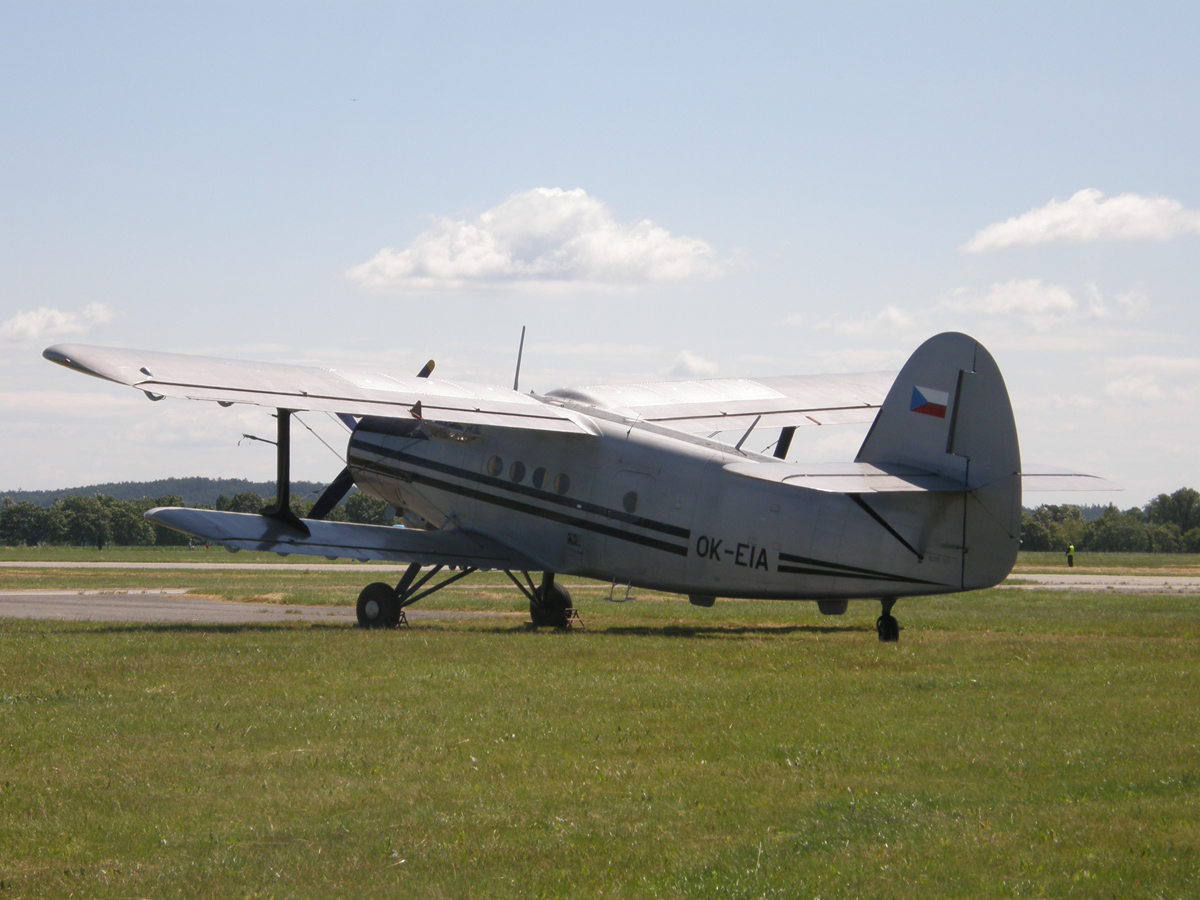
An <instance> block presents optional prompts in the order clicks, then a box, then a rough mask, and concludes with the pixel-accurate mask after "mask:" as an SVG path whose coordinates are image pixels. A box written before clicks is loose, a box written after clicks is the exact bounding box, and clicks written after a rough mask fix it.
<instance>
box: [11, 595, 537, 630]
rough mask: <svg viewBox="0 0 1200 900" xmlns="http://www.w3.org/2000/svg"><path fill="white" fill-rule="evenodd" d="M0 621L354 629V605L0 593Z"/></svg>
mask: <svg viewBox="0 0 1200 900" xmlns="http://www.w3.org/2000/svg"><path fill="white" fill-rule="evenodd" d="M407 614H408V617H409V618H410V619H414V620H416V619H469V618H480V617H489V618H490V617H505V618H510V617H511V618H521V619H525V618H528V615H527V614H526V613H517V612H467V611H445V610H434V609H410V610H408V611H407ZM0 618H3V619H50V620H54V621H67V622H146V623H176V624H180V623H184V624H186V623H191V624H197V625H200V624H203V625H246V624H257V623H260V622H298V621H299V622H324V623H326V624H334V625H353V624H355V617H354V607H352V606H291V605H285V604H281V603H280V604H275V603H234V602H231V601H226V600H211V599H209V598H207V597H192V596H189V595H188V592H187V591H185V590H183V589H170V588H168V589H165V590H158V589H153V590H137V589H134V590H112V591H105V590H98V591H64V590H38V591H0Z"/></svg>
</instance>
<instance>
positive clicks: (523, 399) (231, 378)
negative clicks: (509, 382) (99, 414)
mask: <svg viewBox="0 0 1200 900" xmlns="http://www.w3.org/2000/svg"><path fill="white" fill-rule="evenodd" d="M42 356H44V357H45V358H46V359H48V360H50V361H51V362H55V363H58V364H59V365H60V366H66V367H67V368H68V369H74V370H75V371H76V372H83V373H84V374H86V375H93V376H95V377H97V378H104V379H106V380H108V381H115V382H116V383H117V384H127V385H129V386H131V387H135V388H137V389H138V390H140V391H143V392H145V393H146V394H147V395H148V396H149V397H150V398H151V399H158V398H161V397H180V398H183V399H185V400H214V401H216V402H217V403H221V404H223V405H225V406H228V405H229V404H231V403H249V404H252V405H255V406H267V407H274V408H277V409H290V410H294V411H297V412H302V411H304V410H318V411H324V412H331V413H341V414H350V415H354V416H390V417H394V418H402V419H407V418H425V419H429V420H431V421H434V422H455V423H460V424H464V425H493V426H499V427H502V428H505V427H507V428H527V429H533V430H537V431H561V432H568V433H573V434H582V433H585V432H586V429H585V428H583V427H582V426H581V425H579V424H578V423H577V422H576V421H574V420H573V419H572V417H571V414H570V413H568V412H566V411H565V410H563V409H561V408H560V407H557V406H553V405H551V404H548V403H545V402H543V401H541V400H538V399H537V398H535V397H531V396H529V395H528V394H520V393H518V392H517V391H510V390H508V389H507V388H502V387H493V386H490V385H476V384H468V383H466V382H454V381H445V380H442V379H438V378H422V377H419V376H413V375H393V374H384V373H378V372H358V371H350V370H346V369H344V370H335V369H323V368H318V367H317V366H292V365H285V364H282V363H260V362H247V361H243V360H236V359H218V358H214V357H206V356H190V355H187V354H183V353H157V352H154V351H151V350H121V349H118V348H115V347H93V346H89V345H87V344H57V345H55V346H53V347H47V348H46V350H45V351H43V353H42Z"/></svg>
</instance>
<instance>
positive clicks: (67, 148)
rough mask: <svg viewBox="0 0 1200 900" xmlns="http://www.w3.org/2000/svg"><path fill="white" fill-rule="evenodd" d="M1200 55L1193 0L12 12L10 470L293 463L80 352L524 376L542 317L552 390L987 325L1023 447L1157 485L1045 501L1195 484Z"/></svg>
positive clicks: (7, 104) (839, 433) (5, 382)
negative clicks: (77, 355)
mask: <svg viewBox="0 0 1200 900" xmlns="http://www.w3.org/2000/svg"><path fill="white" fill-rule="evenodd" d="M1197 38H1200V8H1197V7H1195V6H1194V5H1184V4H1178V5H1171V4H1147V5H1138V6H1133V5H1115V4H1112V5H1106V4H1097V3H1088V4H1015V3H1006V4H994V5H987V4H970V5H968V4H954V5H950V4H947V5H937V4H909V5H901V4H836V5H829V6H820V7H818V6H805V5H798V4H786V5H784V4H780V5H770V4H753V5H748V4H715V3H709V4H655V5H650V4H618V3H603V4H599V3H597V4H584V3H576V4H450V3H437V4H386V5H372V4H365V3H364V4H352V5H351V4H296V3H291V4H246V3H230V4H187V5H185V4H144V5H133V4H122V3H111V4H105V5H96V6H92V7H86V6H81V5H77V4H53V3H4V4H0V360H2V361H0V459H3V460H4V463H3V467H2V469H0V490H2V489H14V488H18V487H25V488H34V487H60V486H65V485H71V484H83V483H87V482H95V481H107V480H117V479H129V480H140V479H143V478H151V477H162V476H167V475H189V474H205V475H213V476H233V475H237V476H248V477H261V478H267V477H269V476H270V474H271V472H272V462H271V459H270V455H269V450H264V448H262V447H261V446H246V445H245V444H243V445H242V446H240V447H239V446H238V444H237V439H238V438H239V437H240V435H241V433H242V432H243V431H249V430H254V431H260V432H261V431H264V430H269V428H270V424H269V420H268V419H267V417H266V416H267V414H266V413H265V412H259V411H254V410H249V411H247V410H232V411H224V410H217V409H208V408H206V407H201V406H200V405H199V404H187V403H184V402H182V401H165V402H163V403H160V404H156V405H154V406H153V407H152V406H151V405H150V404H148V403H146V402H145V400H144V399H142V398H141V396H140V395H138V394H135V393H134V392H132V391H128V390H127V389H126V390H124V391H122V390H121V389H118V388H116V387H110V386H106V385H104V384H101V383H99V382H93V381H91V380H88V379H83V378H81V377H80V376H77V375H74V374H73V373H70V372H67V371H64V370H58V369H57V368H55V367H52V366H50V364H48V363H46V362H44V361H43V360H41V358H40V351H41V349H42V347H44V346H45V345H47V344H49V343H53V342H56V341H62V340H80V341H86V342H93V343H103V344H111V345H116V346H142V347H149V348H155V349H167V350H176V351H181V352H199V353H209V354H214V355H226V356H251V357H256V358H265V359H272V360H281V361H303V362H327V363H330V364H333V365H347V364H351V363H353V364H356V365H361V364H370V365H373V366H377V367H379V368H382V369H393V368H394V369H398V370H400V371H407V370H410V369H413V370H415V369H416V368H419V367H420V364H421V363H422V362H424V360H425V359H427V358H428V357H430V356H432V357H434V358H436V359H437V361H438V367H439V369H438V374H439V375H445V376H446V377H455V378H462V379H475V380H487V381H500V382H503V381H506V380H507V379H508V378H509V377H511V374H510V373H511V369H512V365H513V356H514V353H515V344H516V340H517V336H518V334H519V332H520V326H521V325H522V324H526V325H528V326H529V329H530V337H529V343H528V346H527V350H526V361H525V365H524V368H523V371H524V376H523V377H524V380H525V383H526V386H527V387H530V388H537V389H539V390H546V389H550V388H553V387H557V386H562V385H568V384H586V383H595V382H613V381H622V380H636V379H643V378H663V377H672V376H675V375H688V374H692V375H708V374H712V375H726V376H739V375H747V376H753V375H769V374H783V373H805V372H816V371H854V370H864V369H880V368H897V367H899V365H901V364H902V363H903V361H904V359H905V358H906V357H907V355H908V354H909V353H910V352H911V351H912V350H913V349H914V348H915V347H916V346H917V345H918V344H919V343H920V342H921V341H922V340H923V339H924V338H926V337H928V336H929V335H931V334H933V333H935V332H937V331H941V330H945V329H949V328H954V329H960V330H965V331H968V332H969V333H971V334H973V335H975V336H976V337H978V338H980V339H981V340H982V341H983V342H984V343H985V344H986V345H987V346H988V347H989V349H991V350H992V352H993V354H994V355H995V356H996V358H997V360H998V361H999V363H1000V365H1001V367H1002V369H1003V371H1004V372H1005V375H1006V377H1007V379H1008V382H1009V389H1010V393H1011V394H1012V397H1013V401H1014V406H1015V408H1016V411H1017V421H1018V426H1019V428H1020V432H1021V441H1022V449H1023V455H1024V457H1025V458H1026V459H1027V460H1030V461H1035V462H1045V463H1059V464H1064V465H1070V466H1075V467H1077V468H1082V469H1086V470H1088V471H1093V472H1096V473H1097V474H1101V475H1105V476H1107V477H1109V478H1112V479H1114V480H1116V481H1118V482H1120V483H1123V484H1124V485H1125V486H1126V488H1127V489H1126V491H1125V492H1124V493H1122V494H1116V495H1104V494H1098V495H1086V496H1085V495H1078V496H1075V497H1068V496H1062V497H1053V496H1049V495H1047V496H1045V497H1042V496H1039V495H1031V496H1030V497H1029V498H1027V500H1028V501H1037V500H1065V499H1073V500H1081V501H1085V502H1090V501H1100V502H1107V501H1109V500H1115V501H1116V502H1117V503H1118V504H1120V505H1123V506H1128V505H1132V504H1134V503H1142V502H1145V500H1147V499H1149V497H1151V496H1153V495H1154V494H1157V493H1159V492H1160V491H1169V490H1174V489H1175V488H1177V487H1180V486H1182V485H1184V484H1190V485H1194V486H1198V487H1200V478H1197V477H1196V475H1195V467H1194V463H1193V459H1194V457H1195V452H1194V448H1195V447H1196V446H1197V441H1198V440H1200V426H1198V425H1197V423H1198V422H1200V417H1198V416H1197V412H1198V410H1197V404H1198V403H1200V350H1198V349H1197V341H1196V338H1197V337H1198V336H1200V317H1198V315H1197V311H1196V310H1197V304H1196V302H1195V300H1196V294H1197V287H1196V286H1197V283H1198V279H1197V276H1198V275H1200V226H1197V224H1196V222H1197V219H1196V215H1194V213H1195V211H1196V210H1198V209H1200V183H1198V181H1200V179H1198V177H1197V167H1196V165H1195V160H1196V158H1197V151H1198V150H1200V141H1198V137H1200V134H1198V130H1200V92H1198V91H1197V90H1196V89H1195V86H1196V84H1197V83H1200V81H1198V76H1200V62H1198V61H1197V56H1196V54H1195V50H1194V48H1195V46H1196V45H1197ZM539 189H540V192H539ZM1080 192H1090V193H1084V194H1080ZM1072 198H1074V199H1072ZM1118 201H1119V202H1118ZM547 217H549V219H550V220H553V221H552V223H551V225H549V226H547V225H546V224H545V223H546V221H547ZM1010 219H1016V221H1015V222H1014V223H1012V224H1011V225H1010V226H1008V230H1007V231H1003V230H1001V231H996V230H994V229H993V231H991V232H984V230H985V229H988V227H989V226H996V227H997V228H1000V226H1001V224H1002V223H1005V222H1007V221H1008V220H1010ZM647 222H649V223H651V224H646V223H647ZM981 232H984V233H986V234H989V235H992V237H991V238H989V240H982V239H980V240H977V241H975V243H974V244H972V243H971V242H972V241H973V239H975V237H976V235H979V234H980V233H981ZM997 235H998V236H997ZM463 246H466V247H468V249H469V250H470V251H471V254H474V255H471V254H460V255H459V256H453V254H454V253H458V252H459V250H461V249H462V247H463ZM455 248H457V249H455ZM489 248H490V249H489ZM385 249H387V250H390V254H383V256H380V254H381V251H384V250H385ZM971 249H974V250H975V252H968V250H971ZM447 253H450V254H451V257H452V258H451V257H446V254H447ZM489 253H490V254H491V255H488V254H489ZM480 254H482V255H480ZM468 255H470V259H469V260H468V259H467V256H468ZM372 260H376V264H375V265H374V267H373V268H370V267H368V268H363V267H364V265H365V264H368V263H370V261H372ZM438 260H441V262H438ZM355 272H357V273H359V274H358V275H354V274H348V273H355ZM310 424H312V425H313V426H314V427H315V428H317V429H318V430H320V431H321V432H322V434H323V435H325V436H326V437H327V439H328V440H330V441H331V442H333V441H335V440H344V438H343V437H339V436H338V432H337V429H336V427H335V426H333V425H332V423H329V422H316V421H314V422H311V423H310ZM861 436H862V434H861V430H855V429H852V428H851V429H819V430H818V429H813V430H812V431H810V432H809V433H807V434H805V435H802V436H801V437H802V438H803V439H802V440H801V439H798V441H797V448H796V456H797V458H808V459H847V458H850V457H852V456H853V453H854V450H855V448H856V446H857V443H858V442H859V441H860V440H861ZM335 446H336V444H335ZM336 465H337V463H336V460H334V459H333V458H332V454H330V453H329V452H328V451H327V450H326V449H325V448H324V447H322V446H321V445H320V444H318V443H317V442H316V441H314V440H308V441H307V444H306V445H305V446H303V447H301V448H298V450H297V461H296V473H297V475H298V476H301V477H310V478H314V479H327V478H329V477H332V474H333V473H334V472H336Z"/></svg>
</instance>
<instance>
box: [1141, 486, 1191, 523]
mask: <svg viewBox="0 0 1200 900" xmlns="http://www.w3.org/2000/svg"><path fill="white" fill-rule="evenodd" d="M1146 519H1147V520H1148V521H1149V522H1150V523H1151V524H1152V525H1174V526H1176V527H1177V528H1178V529H1179V532H1180V534H1184V533H1186V532H1188V531H1191V530H1192V529H1193V528H1200V492H1197V491H1194V490H1192V489H1191V488H1186V487H1185V488H1180V489H1179V490H1177V491H1176V492H1175V493H1173V494H1171V495H1170V496H1168V495H1166V494H1159V495H1158V496H1157V497H1155V498H1154V499H1153V500H1151V501H1150V502H1149V503H1147V504H1146Z"/></svg>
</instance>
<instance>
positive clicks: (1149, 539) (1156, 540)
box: [1021, 488, 1200, 553]
mask: <svg viewBox="0 0 1200 900" xmlns="http://www.w3.org/2000/svg"><path fill="white" fill-rule="evenodd" d="M1069 545H1073V546H1074V547H1075V549H1076V551H1078V552H1086V551H1092V552H1098V553H1200V493H1197V492H1196V491H1194V490H1192V489H1191V488H1180V489H1179V490H1177V491H1176V492H1175V493H1173V494H1159V495H1158V496H1157V497H1155V498H1154V499H1153V500H1151V501H1150V502H1149V503H1147V504H1146V505H1145V506H1142V507H1138V506H1134V507H1132V508H1130V509H1125V510H1121V509H1118V508H1117V507H1116V506H1114V505H1112V504H1109V505H1108V506H1107V507H1105V509H1104V511H1103V512H1101V513H1100V515H1099V516H1098V517H1096V518H1093V519H1091V520H1090V521H1085V520H1084V516H1083V510H1082V509H1080V507H1078V506H1071V505H1064V506H1052V505H1049V504H1043V505H1042V506H1039V507H1038V508H1037V509H1035V510H1033V511H1032V512H1023V513H1022V514H1021V549H1022V550H1054V551H1057V552H1060V553H1061V552H1063V551H1064V550H1066V549H1067V547H1068V546H1069Z"/></svg>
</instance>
